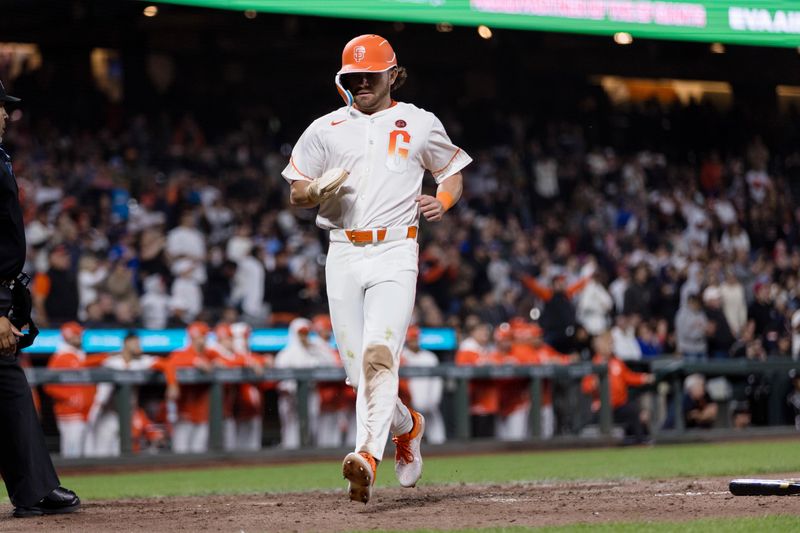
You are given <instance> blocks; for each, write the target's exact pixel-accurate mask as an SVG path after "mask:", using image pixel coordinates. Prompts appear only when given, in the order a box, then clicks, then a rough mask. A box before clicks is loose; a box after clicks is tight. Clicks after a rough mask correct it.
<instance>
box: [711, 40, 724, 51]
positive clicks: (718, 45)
mask: <svg viewBox="0 0 800 533" xmlns="http://www.w3.org/2000/svg"><path fill="white" fill-rule="evenodd" d="M711 53H712V54H724V53H725V45H724V44H722V43H711Z"/></svg>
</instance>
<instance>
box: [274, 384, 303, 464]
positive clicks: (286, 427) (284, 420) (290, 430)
mask: <svg viewBox="0 0 800 533" xmlns="http://www.w3.org/2000/svg"><path fill="white" fill-rule="evenodd" d="M278 415H279V417H280V419H281V447H282V448H284V449H287V450H292V449H295V448H299V447H300V421H299V420H298V418H297V400H296V397H295V395H294V394H293V393H291V392H288V391H281V392H280V396H278Z"/></svg>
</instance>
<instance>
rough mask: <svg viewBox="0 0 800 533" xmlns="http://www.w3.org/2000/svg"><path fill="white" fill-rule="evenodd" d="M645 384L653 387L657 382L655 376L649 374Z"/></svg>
mask: <svg viewBox="0 0 800 533" xmlns="http://www.w3.org/2000/svg"><path fill="white" fill-rule="evenodd" d="M644 382H645V383H647V384H648V385H652V384H653V383H655V382H656V376H655V374H647V375H646V376H645V377H644Z"/></svg>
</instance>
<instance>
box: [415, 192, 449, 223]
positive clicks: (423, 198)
mask: <svg viewBox="0 0 800 533" xmlns="http://www.w3.org/2000/svg"><path fill="white" fill-rule="evenodd" d="M415 201H416V202H417V203H418V204H419V210H420V213H422V216H424V217H425V220H427V221H428V222H438V221H439V220H442V217H443V216H444V206H443V205H442V202H440V201H439V200H437V199H436V198H434V197H433V196H429V195H427V194H421V195H419V196H417V197H416V198H415Z"/></svg>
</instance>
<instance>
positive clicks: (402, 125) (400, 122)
mask: <svg viewBox="0 0 800 533" xmlns="http://www.w3.org/2000/svg"><path fill="white" fill-rule="evenodd" d="M394 125H395V126H397V127H398V128H405V127H406V121H405V120H403V119H400V120H396V121H395V123H394Z"/></svg>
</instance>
